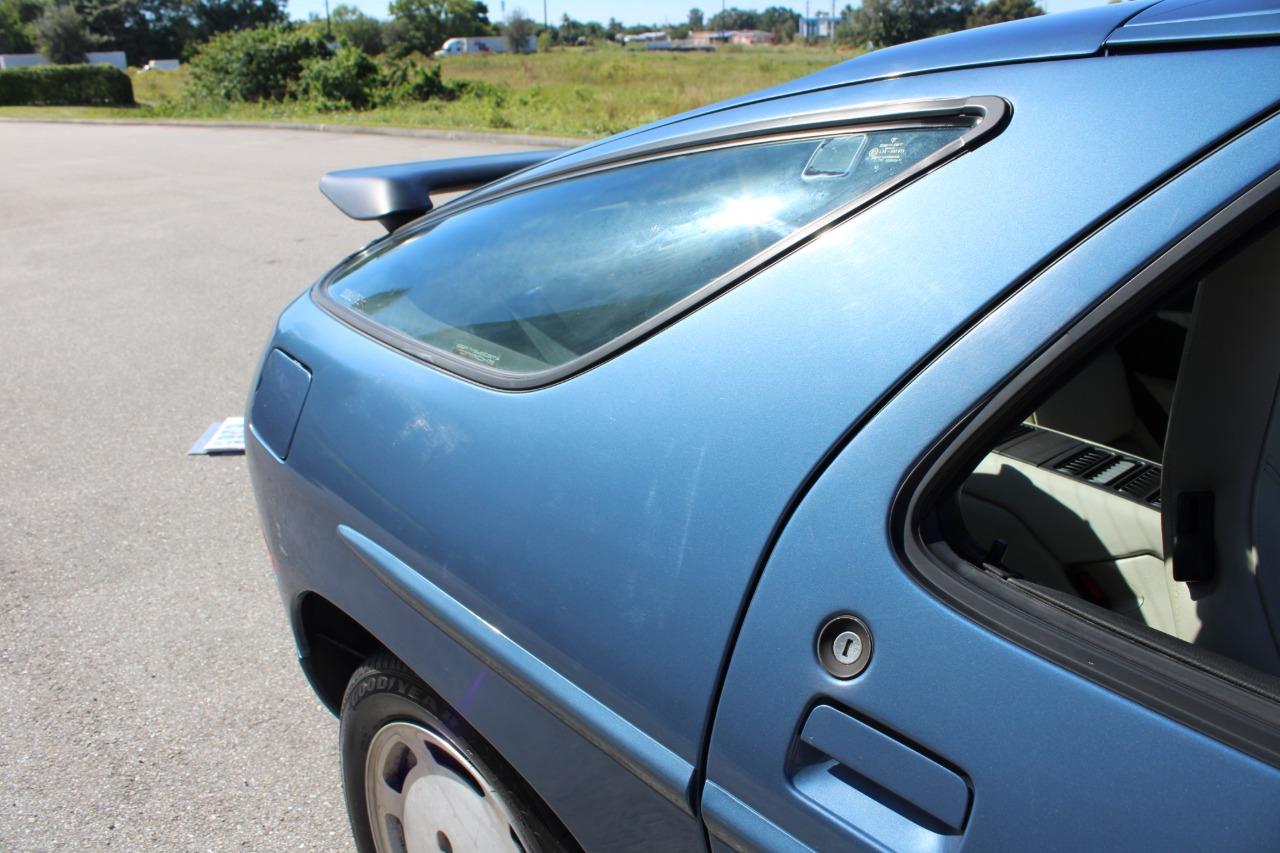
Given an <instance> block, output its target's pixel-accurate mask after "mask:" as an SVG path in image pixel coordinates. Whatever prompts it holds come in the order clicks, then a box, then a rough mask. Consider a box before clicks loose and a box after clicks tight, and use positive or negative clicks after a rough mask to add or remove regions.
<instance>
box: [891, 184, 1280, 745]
mask: <svg viewBox="0 0 1280 853" xmlns="http://www.w3.org/2000/svg"><path fill="white" fill-rule="evenodd" d="M1278 220H1280V170H1276V171H1274V172H1272V173H1271V174H1270V175H1268V176H1267V177H1266V178H1264V179H1263V180H1261V181H1259V182H1258V183H1256V184H1255V185H1254V186H1253V187H1252V188H1250V189H1249V190H1247V191H1245V192H1244V193H1242V194H1241V195H1240V196H1239V197H1237V198H1236V199H1235V200H1234V201H1232V202H1231V203H1229V204H1227V205H1225V206H1224V207H1223V208H1222V209H1221V210H1219V211H1218V212H1216V213H1215V214H1214V215H1212V216H1210V217H1208V218H1207V219H1206V220H1205V221H1204V222H1203V223H1201V224H1200V225H1199V226H1197V227H1196V228H1194V229H1192V230H1191V231H1190V232H1189V233H1188V234H1187V235H1185V236H1184V237H1182V238H1181V239H1180V240H1178V241H1177V242H1175V243H1174V244H1173V245H1172V246H1170V247H1168V248H1167V249H1166V250H1165V251H1163V252H1162V253H1161V254H1160V255H1159V256H1158V257H1156V258H1155V259H1154V260H1153V261H1152V262H1150V263H1149V264H1147V265H1146V266H1145V267H1144V268H1143V269H1141V270H1140V271H1139V272H1137V273H1136V274H1135V275H1132V276H1130V277H1128V279H1127V280H1126V281H1125V282H1124V283H1123V284H1122V285H1120V286H1119V287H1118V288H1117V289H1115V290H1114V291H1112V292H1111V293H1110V294H1109V295H1108V296H1107V297H1105V298H1104V299H1102V300H1101V301H1100V302H1099V303H1098V304H1096V305H1095V306H1094V307H1093V308H1091V309H1090V310H1088V311H1087V312H1085V313H1084V315H1083V316H1082V317H1080V318H1079V319H1078V320H1076V321H1075V322H1074V323H1073V324H1072V325H1071V327H1070V328H1069V329H1068V330H1067V331H1066V332H1064V333H1063V334H1062V335H1061V336H1060V337H1059V338H1057V339H1056V340H1054V341H1053V342H1052V343H1050V344H1049V345H1047V346H1046V347H1045V348H1043V349H1042V350H1041V351H1040V352H1039V353H1038V354H1037V355H1035V356H1034V357H1032V358H1031V359H1029V360H1028V362H1027V363H1025V364H1023V365H1022V366H1020V367H1019V368H1018V369H1017V370H1016V371H1014V373H1013V374H1012V375H1011V378H1010V379H1008V380H1007V381H1006V382H1005V383H1004V384H1002V385H1001V386H1000V387H999V388H998V389H997V390H995V391H994V392H993V393H992V394H991V395H990V396H988V397H987V398H986V399H985V400H982V401H980V402H978V403H977V404H976V405H975V406H974V407H973V408H972V409H971V410H970V411H969V412H968V413H966V415H965V416H964V417H963V418H961V419H960V420H959V421H957V423H956V424H954V425H953V426H952V427H951V429H950V430H948V431H947V432H946V433H945V434H944V435H943V436H941V437H939V439H938V440H937V441H936V442H935V443H934V444H933V446H932V447H931V448H930V450H929V451H927V452H926V453H925V454H923V455H922V457H921V459H920V460H919V461H918V462H917V464H916V466H915V467H914V468H913V469H912V471H911V472H909V473H908V475H907V476H906V478H904V480H903V482H902V484H901V485H900V487H899V490H898V494H897V496H896V498H895V500H894V508H893V511H892V517H891V527H890V529H891V530H892V531H893V536H894V543H895V547H896V549H897V551H898V556H899V558H900V560H901V561H902V565H903V566H905V567H907V568H908V570H909V571H910V572H911V573H912V574H913V575H914V576H915V577H916V579H917V580H918V581H919V582H921V583H922V584H923V585H924V586H925V587H926V588H927V589H929V590H930V591H932V592H933V593H934V594H935V595H937V596H938V597H940V598H941V599H942V600H943V601H944V602H946V603H947V604H949V605H950V606H952V607H953V608H955V609H956V610H958V611H959V612H960V613H962V614H963V615H965V616H966V617H968V618H969V619H971V620H972V621H974V622H977V623H978V624H980V625H982V626H984V627H986V628H988V629H990V630H991V631H993V632H995V633H996V634H998V635H1000V636H1002V637H1004V638H1006V639H1008V640H1010V641H1012V642H1014V643H1016V644H1017V645H1019V646H1022V647H1023V648H1026V649H1028V650H1029V651H1031V652H1033V653H1035V654H1037V655H1039V656H1041V657H1044V658H1047V659H1048V660H1050V661H1052V662H1054V663H1057V664H1059V665H1061V666H1063V667H1065V668H1066V669H1068V670H1070V671H1072V672H1074V673H1076V674H1077V675H1080V676H1082V677H1084V678H1086V679H1088V680H1090V681H1092V682H1094V683H1097V684H1099V685H1101V686H1102V687H1104V688H1106V689H1108V690H1110V691H1112V692H1115V693H1118V694H1120V695H1122V696H1124V697H1126V698H1129V699H1131V700H1133V701H1135V702H1137V703H1139V704H1141V705H1143V706H1145V707H1147V708H1149V709H1151V710H1153V711H1155V712H1157V713H1159V714H1162V715H1164V716H1166V717H1168V718H1170V719H1173V720H1175V721H1177V722H1179V723H1182V724H1184V725H1186V726H1188V727H1190V728H1192V729H1194V730H1196V731H1198V732H1200V733H1202V734H1205V735H1207V736H1209V737H1211V738H1213V739H1215V740H1217V741H1219V742H1222V743H1224V744H1227V745H1228V746H1231V747H1233V748H1235V749H1237V750H1239V751H1241V752H1244V753H1246V754H1248V755H1250V756H1252V757H1254V758H1256V759H1259V760H1261V761H1263V762H1265V763H1268V764H1271V765H1274V766H1280V679H1271V678H1270V677H1269V676H1266V675H1264V674H1261V673H1255V672H1254V671H1253V670H1250V669H1249V668H1248V667H1244V666H1243V665H1242V664H1237V663H1236V662H1234V661H1231V660H1229V659H1227V658H1225V657H1222V656H1220V655H1217V654H1215V653H1213V652H1209V651H1207V650H1204V649H1199V648H1197V647H1195V646H1192V645H1191V644H1189V643H1185V642H1183V641H1181V640H1178V639H1176V638H1173V637H1167V636H1166V635H1163V634H1161V633H1160V632H1158V631H1155V630H1154V629H1149V628H1146V627H1145V626H1140V625H1137V624H1136V623H1135V624H1134V625H1133V626H1129V625H1127V624H1124V623H1121V622H1120V621H1119V619H1118V618H1116V617H1114V615H1113V614H1109V613H1108V612H1107V611H1104V610H1101V609H1098V608H1093V607H1091V606H1090V605H1088V603H1087V602H1083V601H1080V602H1074V601H1069V600H1067V599H1066V597H1065V596H1062V597H1059V596H1054V595H1052V594H1041V593H1039V592H1037V591H1035V590H1033V589H1032V588H1030V587H1028V586H1027V585H1024V584H1019V583H1018V582H1016V581H1014V582H1009V581H1007V580H1004V579H1001V578H1000V577H999V575H998V573H993V572H988V571H984V570H983V569H981V568H979V567H978V566H977V565H975V563H976V562H979V561H980V558H979V559H978V560H975V559H973V557H974V556H975V555H969V556H962V555H961V554H959V553H957V551H956V550H955V548H954V547H953V544H952V540H953V539H954V536H952V535H948V534H951V533H953V531H952V530H950V529H944V528H946V527H947V523H946V512H945V510H941V511H940V507H942V506H943V504H944V501H945V500H946V496H947V495H948V494H950V493H951V492H953V491H954V489H955V488H956V487H957V486H958V483H959V480H960V479H961V478H962V477H963V476H964V473H965V471H966V466H967V467H968V468H969V469H971V468H972V464H973V462H974V461H975V455H976V454H980V453H981V449H982V448H983V447H990V446H992V445H994V444H995V443H996V441H997V439H998V437H999V434H1000V433H1001V430H1002V429H1005V428H1007V427H1008V425H1009V422H1010V420H1012V419H1015V418H1016V417H1017V416H1018V413H1020V412H1025V411H1026V407H1027V406H1028V405H1033V404H1034V403H1035V402H1036V401H1037V399H1038V398H1039V397H1040V396H1042V395H1043V393H1044V391H1045V390H1046V389H1048V388H1050V387H1052V386H1053V384H1054V383H1056V382H1059V381H1061V380H1062V379H1064V378H1066V376H1067V375H1068V374H1069V372H1070V370H1072V369H1073V368H1075V367H1078V366H1080V364H1081V363H1083V360H1084V359H1086V358H1087V357H1088V356H1089V355H1090V354H1091V353H1093V352H1096V350H1097V348H1098V347H1099V346H1101V345H1103V344H1105V343H1106V342H1107V341H1108V340H1110V339H1111V338H1112V337H1113V336H1114V334H1115V333H1116V332H1117V331H1118V330H1119V329H1120V328H1121V327H1122V326H1123V325H1124V324H1125V323H1126V322H1128V321H1130V320H1132V319H1135V318H1136V317H1138V316H1140V315H1141V314H1142V313H1143V312H1144V311H1147V310H1149V309H1150V308H1151V307H1152V306H1153V305H1154V304H1155V303H1156V302H1157V301H1158V300H1159V299H1161V298H1163V297H1164V296H1166V295H1168V294H1169V293H1170V292H1172V291H1173V290H1174V289H1176V288H1177V287H1179V286H1183V285H1184V284H1185V282H1186V281H1187V276H1189V275H1191V274H1193V273H1195V272H1197V271H1198V270H1202V269H1204V268H1205V267H1206V265H1208V264H1210V263H1212V262H1214V261H1215V260H1216V259H1218V258H1220V257H1221V256H1222V254H1223V253H1224V252H1227V251H1230V250H1231V248H1232V247H1234V246H1237V245H1239V244H1240V242H1241V241H1242V240H1244V239H1247V238H1249V237H1251V236H1253V235H1254V234H1256V232H1257V230H1258V229H1259V228H1260V227H1261V226H1262V225H1263V224H1265V225H1266V227H1268V228H1270V227H1274V225H1275V223H1276V222H1277V221H1278ZM1251 676H1257V677H1251Z"/></svg>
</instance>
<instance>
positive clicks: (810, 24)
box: [797, 12, 839, 40]
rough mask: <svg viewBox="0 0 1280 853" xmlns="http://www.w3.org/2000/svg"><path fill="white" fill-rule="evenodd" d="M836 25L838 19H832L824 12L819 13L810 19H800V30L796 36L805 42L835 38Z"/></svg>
mask: <svg viewBox="0 0 1280 853" xmlns="http://www.w3.org/2000/svg"><path fill="white" fill-rule="evenodd" d="M838 23H839V19H838V18H833V17H831V16H830V15H828V14H827V13H826V12H819V13H818V14H817V15H814V16H813V17H812V18H801V19H800V30H799V32H798V33H797V34H798V35H799V36H800V38H802V39H806V40H808V39H829V38H835V34H836V24H838Z"/></svg>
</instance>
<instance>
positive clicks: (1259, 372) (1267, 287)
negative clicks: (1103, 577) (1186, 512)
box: [1162, 230, 1280, 674]
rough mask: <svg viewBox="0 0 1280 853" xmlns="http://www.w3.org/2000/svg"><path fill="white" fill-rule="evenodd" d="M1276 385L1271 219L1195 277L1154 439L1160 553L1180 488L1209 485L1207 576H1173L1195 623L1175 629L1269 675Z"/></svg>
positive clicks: (1279, 357) (1278, 520)
mask: <svg viewBox="0 0 1280 853" xmlns="http://www.w3.org/2000/svg"><path fill="white" fill-rule="evenodd" d="M1278 387H1280V230H1274V231H1272V232H1270V233H1268V234H1267V235H1266V236H1264V237H1263V238H1262V239H1260V240H1258V241H1256V242H1254V243H1253V244H1252V245H1250V246H1249V247H1248V248H1246V249H1245V250H1244V251H1242V252H1241V253H1239V254H1238V255H1236V256H1235V257H1233V258H1232V259H1231V260H1230V261H1228V262H1227V263H1226V264H1225V265H1223V266H1222V267H1220V268H1218V269H1217V270H1215V271H1214V272H1213V273H1212V274H1211V275H1209V276H1208V277H1207V278H1206V279H1205V280H1204V281H1203V282H1202V284H1201V286H1200V289H1199V293H1198V294H1197V297H1196V305H1195V309H1194V312H1193V314H1192V319H1191V331H1190V334H1189V336H1188V339H1187V345H1186V348H1185V350H1184V352H1183V359H1182V367H1181V369H1180V371H1179V376H1178V385H1177V389H1176V390H1175V392H1174V398H1173V406H1172V411H1171V414H1170V420H1169V432H1168V435H1167V437H1166V440H1165V455H1164V463H1165V464H1164V478H1163V490H1162V494H1163V518H1162V526H1163V539H1164V552H1165V554H1166V555H1167V556H1169V557H1170V558H1171V559H1173V558H1174V555H1175V531H1177V527H1178V521H1179V519H1178V504H1179V496H1180V495H1183V494H1187V493H1200V494H1204V493H1211V494H1212V496H1213V505H1214V509H1213V524H1212V530H1213V538H1212V545H1213V548H1212V566H1211V568H1212V575H1211V577H1210V578H1209V580H1207V581H1204V582H1197V583H1187V584H1183V586H1184V587H1185V589H1186V590H1187V593H1188V594H1189V596H1190V598H1191V599H1192V600H1193V601H1194V602H1195V611H1196V615H1197V617H1198V621H1199V623H1200V624H1199V627H1198V630H1197V631H1196V633H1195V636H1194V637H1184V638H1185V639H1192V640H1193V642H1195V643H1196V644H1197V645H1200V646H1204V647H1205V648H1208V649H1212V650H1213V651H1216V652H1220V653H1221V654H1224V655H1227V656H1229V657H1232V658H1234V659H1236V660H1238V661H1241V662H1243V663H1246V664H1249V665H1251V666H1254V667H1257V668H1258V669H1261V670H1264V671H1266V672H1270V673H1273V674H1280V642H1278V638H1280V589H1278V587H1280V564H1277V561H1280V399H1278V398H1277V389H1278ZM1188 538H1189V537H1188ZM1184 544H1185V543H1184ZM1182 557H1183V555H1182V554H1179V555H1177V559H1178V560H1181V559H1182ZM1187 562H1190V561H1189V560H1188V561H1187ZM1175 569H1181V570H1182V571H1188V570H1194V569H1195V566H1192V565H1183V566H1171V567H1170V576H1171V577H1172V576H1173V571H1174V570H1175ZM1179 633H1180V634H1181V633H1182V632H1181V631H1180V632H1179Z"/></svg>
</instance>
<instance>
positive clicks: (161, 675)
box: [0, 122, 515, 851]
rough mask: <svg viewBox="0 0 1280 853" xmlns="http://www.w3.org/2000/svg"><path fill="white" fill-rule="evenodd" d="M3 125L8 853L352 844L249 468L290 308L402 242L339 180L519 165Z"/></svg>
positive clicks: (3, 706) (2, 494)
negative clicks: (354, 204) (280, 323)
mask: <svg viewBox="0 0 1280 853" xmlns="http://www.w3.org/2000/svg"><path fill="white" fill-rule="evenodd" d="M513 148H515V146H502V145H497V144H492V143H480V142H461V141H436V140H428V139H421V138H410V139H406V138H396V137H386V136H362V135H353V134H342V133H309V132H303V131H284V130H266V129H252V130H251V129H240V128H237V129H228V128H186V127H181V128H179V127H148V126H143V125H136V126H102V125H67V124H39V123H10V122H4V123H0V850H4V851H36V850H107V849H110V850H126V851H175V850H257V851H272V850H315V851H320V850H349V849H350V842H349V840H348V835H349V833H348V827H347V822H346V813H345V810H344V807H343V803H342V792H341V788H340V783H339V773H338V758H337V749H336V746H337V722H336V720H335V719H334V718H333V717H332V716H330V715H329V713H328V712H327V711H325V710H324V709H323V708H322V707H321V705H320V704H319V702H318V701H317V700H316V699H315V697H314V696H313V694H312V693H311V691H310V689H309V688H308V686H307V685H306V682H305V680H304V679H303V677H302V675H301V673H300V672H299V670H298V667H297V664H296V662H295V660H294V649H293V643H292V639H291V637H290V634H289V630H288V627H287V624H286V620H285V617H284V613H283V611H282V608H281V606H280V602H279V599H278V597H277V594H276V590H275V584H274V581H273V579H272V575H271V569H270V563H269V560H268V558H267V555H266V551H265V549H264V547H263V541H262V536H261V534H260V533H259V530H258V522H257V514H256V510H255V508H254V506H253V497H252V494H251V491H250V488H249V482H248V476H247V473H246V470H245V465H244V460H243V457H217V458H215V457H187V456H186V455H185V453H186V451H187V449H188V448H189V447H190V446H191V444H192V443H193V442H194V441H195V440H196V439H197V438H198V437H199V436H200V434H201V433H202V432H203V431H204V430H205V428H206V427H207V426H208V425H209V424H210V423H211V422H212V421H214V420H217V419H220V418H223V417H226V416H229V415H238V414H242V413H243V408H244V402H245V397H246V394H247V391H248V388H249V384H250V382H251V380H252V378H253V371H254V369H255V367H256V364H257V361H258V358H259V355H260V352H261V349H262V347H263V345H264V344H265V342H266V339H267V335H268V333H269V331H270V329H271V325H272V323H273V321H274V319H275V316H276V315H277V314H278V313H279V312H280V310H281V309H282V308H283V307H284V306H285V304H286V303H287V302H288V301H289V300H291V299H292V298H294V297H296V296H297V295H299V294H300V293H302V292H303V291H304V290H305V288H306V287H307V285H308V284H309V283H310V282H311V281H313V280H314V279H315V278H316V277H317V276H318V275H320V274H321V273H322V272H324V271H325V269H326V268H327V267H328V266H330V265H331V264H332V263H334V262H336V261H337V260H338V259H339V258H341V257H342V256H343V255H344V254H346V253H347V252H348V251H350V250H352V249H354V248H356V247H358V246H359V245H361V244H363V243H364V242H365V241H367V240H368V239H370V238H372V237H373V236H375V235H376V234H377V233H378V232H379V228H378V226H377V225H375V224H370V223H357V222H353V221H350V220H348V219H346V218H344V217H343V216H342V215H341V214H340V213H338V211H337V210H336V209H334V208H333V207H331V206H330V205H329V203H328V202H327V201H325V199H324V198H323V197H322V196H321V195H320V194H319V192H318V191H317V189H316V182H317V180H318V179H319V177H320V175H321V174H322V173H324V172H326V171H329V170H331V169H337V168H345V167H350V166H358V165H369V164H374V163H385V162H396V161H404V160H420V159H429V158H433V157H450V156H462V155H466V154H481V153H491V152H497V151H502V150H513Z"/></svg>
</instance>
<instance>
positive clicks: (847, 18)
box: [836, 0, 977, 47]
mask: <svg viewBox="0 0 1280 853" xmlns="http://www.w3.org/2000/svg"><path fill="white" fill-rule="evenodd" d="M976 6H977V3H976V2H975V0H862V5H861V6H859V7H858V8H857V9H854V8H852V7H850V6H846V7H845V8H844V11H843V12H841V14H840V23H839V25H838V26H837V27H836V40H837V41H840V42H844V43H845V44H856V45H870V46H872V47H887V46H889V45H892V44H901V43H902V42H907V41H915V40H916V39H922V38H928V37H929V36H936V35H939V34H941V33H949V32H952V31H954V30H960V29H964V27H965V22H966V21H967V20H968V18H969V16H970V15H971V14H972V13H973V11H974V9H975V7H976Z"/></svg>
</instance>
